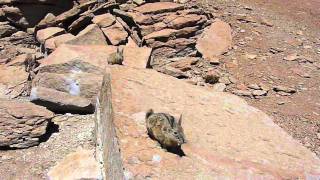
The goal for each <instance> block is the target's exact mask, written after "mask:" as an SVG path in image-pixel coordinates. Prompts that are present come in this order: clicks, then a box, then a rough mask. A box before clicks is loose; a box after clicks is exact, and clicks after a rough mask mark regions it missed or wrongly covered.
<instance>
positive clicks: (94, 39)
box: [66, 24, 107, 45]
mask: <svg viewBox="0 0 320 180" xmlns="http://www.w3.org/2000/svg"><path fill="white" fill-rule="evenodd" d="M66 44H73V45H107V41H106V38H105V37H104V35H103V32H102V31H101V29H100V28H99V27H98V26H97V25H96V24H91V25H89V26H87V27H86V28H85V29H84V30H82V31H81V32H80V33H79V34H78V35H77V36H76V37H75V38H73V39H72V40H70V41H67V42H66Z"/></svg>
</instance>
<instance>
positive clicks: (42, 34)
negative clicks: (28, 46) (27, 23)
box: [36, 27, 66, 44]
mask: <svg viewBox="0 0 320 180" xmlns="http://www.w3.org/2000/svg"><path fill="white" fill-rule="evenodd" d="M65 32H66V31H65V30H64V29H62V28H59V27H49V28H46V29H41V30H39V31H38V32H37V35H36V38H37V40H38V41H39V42H40V43H42V44H44V42H45V41H46V40H47V39H50V38H52V37H55V36H58V35H61V34H64V33H65Z"/></svg>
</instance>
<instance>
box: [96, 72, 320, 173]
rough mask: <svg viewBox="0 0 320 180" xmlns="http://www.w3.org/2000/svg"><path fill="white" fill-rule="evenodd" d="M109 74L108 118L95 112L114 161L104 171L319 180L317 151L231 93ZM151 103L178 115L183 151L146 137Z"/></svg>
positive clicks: (147, 76)
mask: <svg viewBox="0 0 320 180" xmlns="http://www.w3.org/2000/svg"><path fill="white" fill-rule="evenodd" d="M110 75H111V80H109V81H108V79H107V78H106V80H107V81H108V82H107V83H105V84H104V85H105V86H103V87H106V89H104V90H103V91H102V92H103V95H105V96H106V97H107V98H105V99H101V98H100V99H99V101H100V104H101V105H103V106H102V108H103V109H102V110H103V111H101V113H105V115H106V116H99V117H100V121H106V123H107V124H109V125H110V126H111V127H108V130H107V131H106V132H108V135H109V136H108V135H105V134H103V136H102V137H109V138H105V139H103V138H102V139H100V140H104V142H101V141H100V142H99V143H102V144H103V143H105V145H106V146H102V147H104V149H103V150H104V152H107V153H108V154H105V155H106V159H107V160H110V161H111V160H113V161H112V162H113V164H112V165H113V166H112V165H111V164H108V163H109V162H110V161H105V163H106V164H105V167H108V168H107V172H108V170H110V169H109V167H112V168H113V169H114V167H117V168H120V169H117V171H118V172H119V173H120V174H121V171H122V169H121V168H122V166H123V176H124V177H126V178H128V179H130V178H132V179H146V178H150V179H214V178H216V177H219V178H222V179H248V178H249V179H282V178H288V179H299V178H301V179H308V178H310V177H314V178H319V174H320V160H319V158H318V157H317V156H316V155H315V154H314V153H312V152H311V151H310V150H308V149H307V148H305V147H303V146H302V145H301V144H300V143H299V142H297V141H296V140H294V139H293V138H292V137H290V136H289V135H288V134H287V133H286V132H285V131H284V130H283V129H281V128H280V127H279V126H277V125H276V124H275V123H274V122H273V121H272V119H270V117H268V116H267V115H266V114H265V113H263V112H261V111H259V110H257V109H256V108H254V107H251V106H249V105H248V104H247V103H246V102H245V101H244V100H243V99H241V98H239V97H237V96H235V95H231V94H228V93H222V92H213V91H212V89H207V88H202V87H198V86H193V85H190V84H188V83H185V82H183V81H179V80H177V79H175V78H173V77H169V76H166V75H163V74H161V73H157V72H155V71H154V70H150V69H135V68H128V67H125V66H113V67H111V70H110ZM108 88H109V90H108ZM108 98H109V99H108ZM105 101H107V102H105ZM106 103H112V104H111V105H108V106H105V105H106ZM150 108H153V109H154V110H155V111H156V112H166V113H170V114H172V115H174V116H176V117H179V115H180V114H182V116H183V119H182V127H183V128H184V133H185V136H186V139H187V143H185V144H183V145H182V150H183V152H184V154H185V155H186V156H178V155H177V154H173V153H170V152H168V151H166V150H164V149H162V148H161V147H160V146H159V145H158V143H157V142H156V141H154V140H152V139H151V138H150V137H149V136H148V135H147V132H146V126H145V113H146V111H147V110H148V109H150ZM101 118H102V119H101ZM104 127H105V126H104ZM97 128H99V127H97ZM110 130H112V131H110ZM112 133H113V135H112ZM117 146H119V148H120V152H121V154H120V153H119V150H118V149H117ZM99 147H100V146H99ZM117 152H118V153H117ZM110 154H112V157H110V156H108V155H110ZM180 155H181V154H180ZM119 160H120V162H118V161H119ZM119 166H120V167H119ZM106 175H107V177H108V178H109V179H113V178H115V177H121V176H114V177H112V175H114V174H112V173H111V174H106Z"/></svg>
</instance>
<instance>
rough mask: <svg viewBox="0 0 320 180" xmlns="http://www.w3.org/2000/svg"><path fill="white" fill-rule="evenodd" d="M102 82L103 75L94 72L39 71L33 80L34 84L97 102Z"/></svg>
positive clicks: (34, 85)
mask: <svg viewBox="0 0 320 180" xmlns="http://www.w3.org/2000/svg"><path fill="white" fill-rule="evenodd" d="M101 83H102V75H97V74H92V73H84V72H83V73H81V72H74V73H69V74H57V73H38V74H37V75H36V77H35V78H34V79H33V81H32V86H33V87H37V86H41V87H45V88H50V89H55V90H57V91H61V92H65V93H69V94H71V95H78V96H81V97H85V98H88V99H90V100H91V101H92V102H95V100H96V95H97V94H98V92H99V89H100V86H101Z"/></svg>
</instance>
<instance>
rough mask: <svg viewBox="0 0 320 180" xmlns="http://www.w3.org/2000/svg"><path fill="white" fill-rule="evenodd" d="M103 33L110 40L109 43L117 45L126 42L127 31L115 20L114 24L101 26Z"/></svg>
mask: <svg viewBox="0 0 320 180" xmlns="http://www.w3.org/2000/svg"><path fill="white" fill-rule="evenodd" d="M102 31H103V33H104V34H105V36H106V37H107V38H108V40H109V41H110V42H111V45H114V46H116V45H119V44H123V43H124V42H126V40H127V37H128V33H127V31H126V30H125V29H124V28H123V26H122V25H121V24H120V23H119V22H118V21H117V22H116V23H115V24H114V25H112V26H110V27H107V28H102Z"/></svg>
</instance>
